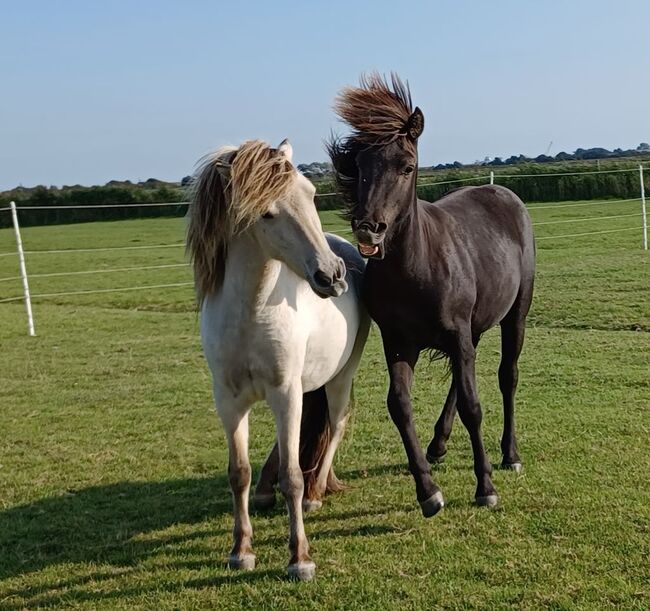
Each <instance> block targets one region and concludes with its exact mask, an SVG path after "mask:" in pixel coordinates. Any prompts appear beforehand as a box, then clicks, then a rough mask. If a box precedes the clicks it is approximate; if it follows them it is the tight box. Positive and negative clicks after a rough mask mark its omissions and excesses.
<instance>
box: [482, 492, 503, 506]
mask: <svg viewBox="0 0 650 611" xmlns="http://www.w3.org/2000/svg"><path fill="white" fill-rule="evenodd" d="M498 502H499V497H498V496H497V495H496V494H488V495H487V496H477V497H476V504H477V505H478V506H479V507H496V506H497V503H498Z"/></svg>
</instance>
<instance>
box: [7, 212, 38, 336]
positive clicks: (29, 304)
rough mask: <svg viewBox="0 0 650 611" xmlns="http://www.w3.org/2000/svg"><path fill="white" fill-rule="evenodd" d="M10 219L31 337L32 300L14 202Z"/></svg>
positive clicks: (33, 333)
mask: <svg viewBox="0 0 650 611" xmlns="http://www.w3.org/2000/svg"><path fill="white" fill-rule="evenodd" d="M9 205H10V206H11V219H12V220H13V222H14V232H15V233H16V246H17V247H18V260H19V262H20V277H21V278H22V280H23V292H24V294H25V309H26V310H27V326H28V328H29V334H30V335H31V336H32V337H33V336H34V335H36V333H35V332H34V317H33V316H32V300H31V298H30V296H29V282H28V281H27V268H26V267H25V253H24V252H23V241H22V240H21V239H20V226H19V225H18V213H17V212H16V202H11V203H10V204H9Z"/></svg>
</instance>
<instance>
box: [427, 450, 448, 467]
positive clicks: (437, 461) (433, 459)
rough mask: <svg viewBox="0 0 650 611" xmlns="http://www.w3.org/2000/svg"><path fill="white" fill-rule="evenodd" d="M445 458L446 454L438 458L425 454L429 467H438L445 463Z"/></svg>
mask: <svg viewBox="0 0 650 611" xmlns="http://www.w3.org/2000/svg"><path fill="white" fill-rule="evenodd" d="M446 456H447V452H445V453H444V454H441V455H440V456H434V455H433V454H429V453H428V452H427V461H428V463H429V464H430V465H439V464H440V463H443V462H445V457H446Z"/></svg>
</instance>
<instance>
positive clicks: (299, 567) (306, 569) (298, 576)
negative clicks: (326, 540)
mask: <svg viewBox="0 0 650 611" xmlns="http://www.w3.org/2000/svg"><path fill="white" fill-rule="evenodd" d="M315 574H316V565H315V564H314V563H313V562H312V561H311V560H309V561H307V562H294V563H293V564H290V565H289V567H288V568H287V575H289V578H290V579H295V580H296V581H311V580H312V579H313V578H314V575H315Z"/></svg>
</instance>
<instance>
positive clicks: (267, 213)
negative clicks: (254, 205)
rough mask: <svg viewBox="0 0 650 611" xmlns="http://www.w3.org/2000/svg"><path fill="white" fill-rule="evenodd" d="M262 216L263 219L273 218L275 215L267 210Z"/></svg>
mask: <svg viewBox="0 0 650 611" xmlns="http://www.w3.org/2000/svg"><path fill="white" fill-rule="evenodd" d="M262 218H263V219H272V218H273V215H272V214H271V213H270V212H265V213H264V214H263V215H262Z"/></svg>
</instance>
